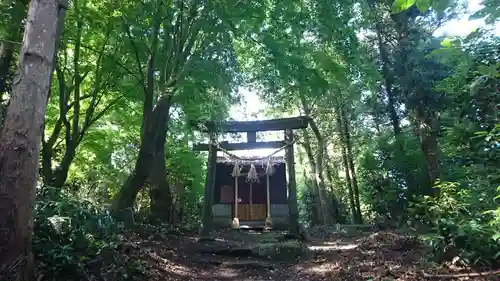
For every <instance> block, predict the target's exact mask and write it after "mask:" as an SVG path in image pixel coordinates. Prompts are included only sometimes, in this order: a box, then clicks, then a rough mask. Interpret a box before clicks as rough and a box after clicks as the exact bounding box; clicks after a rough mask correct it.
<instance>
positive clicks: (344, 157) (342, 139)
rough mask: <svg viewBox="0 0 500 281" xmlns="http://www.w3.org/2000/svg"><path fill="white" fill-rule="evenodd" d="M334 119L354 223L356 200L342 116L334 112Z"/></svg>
mask: <svg viewBox="0 0 500 281" xmlns="http://www.w3.org/2000/svg"><path fill="white" fill-rule="evenodd" d="M337 113H338V112H337ZM335 119H336V121H337V131H338V132H339V135H340V143H341V146H342V163H343V164H344V169H345V177H346V183H347V193H348V195H349V203H350V207H351V216H352V221H353V222H354V223H357V217H358V216H357V214H358V211H357V208H356V201H355V200H354V192H353V188H352V182H351V175H350V173H349V160H348V157H347V146H346V141H345V135H344V130H343V129H342V128H343V125H342V118H341V116H340V115H339V114H335Z"/></svg>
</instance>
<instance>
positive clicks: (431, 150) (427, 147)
mask: <svg viewBox="0 0 500 281" xmlns="http://www.w3.org/2000/svg"><path fill="white" fill-rule="evenodd" d="M416 111H417V114H416V115H417V124H418V128H417V133H418V136H419V139H420V147H421V149H422V152H423V154H424V157H425V161H426V164H427V177H428V186H429V189H430V190H432V191H433V192H432V193H433V194H434V195H438V194H439V190H438V189H433V186H434V184H435V183H436V181H437V179H438V178H439V176H440V175H441V169H440V166H439V144H438V140H437V135H438V131H439V124H438V120H437V117H436V114H435V113H434V112H432V109H425V108H424V105H422V104H421V105H419V106H418V108H417V110H416Z"/></svg>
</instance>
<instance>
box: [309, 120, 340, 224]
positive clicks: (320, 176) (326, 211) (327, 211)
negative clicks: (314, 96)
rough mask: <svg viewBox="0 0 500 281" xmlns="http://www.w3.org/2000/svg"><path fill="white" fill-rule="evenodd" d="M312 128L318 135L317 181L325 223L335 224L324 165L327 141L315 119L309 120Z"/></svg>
mask: <svg viewBox="0 0 500 281" xmlns="http://www.w3.org/2000/svg"><path fill="white" fill-rule="evenodd" d="M309 124H310V126H311V129H312V131H313V133H314V135H315V136H316V142H317V143H318V149H317V151H316V160H315V164H316V169H315V171H316V174H315V177H316V181H317V182H318V190H319V192H318V194H319V199H320V201H321V205H322V207H323V223H324V224H327V225H328V224H333V215H334V211H333V206H332V202H331V201H330V200H329V199H328V198H329V196H328V194H327V192H326V184H325V175H324V172H325V171H324V166H323V160H324V159H323V158H324V154H325V150H326V142H325V139H324V138H323V136H322V135H321V132H320V131H319V128H318V126H317V124H316V122H315V121H314V120H311V121H310V122H309Z"/></svg>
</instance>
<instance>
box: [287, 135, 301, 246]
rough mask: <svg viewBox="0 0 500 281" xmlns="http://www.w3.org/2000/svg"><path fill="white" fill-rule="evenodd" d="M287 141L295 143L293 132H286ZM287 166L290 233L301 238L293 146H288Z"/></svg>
mask: <svg viewBox="0 0 500 281" xmlns="http://www.w3.org/2000/svg"><path fill="white" fill-rule="evenodd" d="M285 141H286V142H288V143H291V142H293V131H292V130H291V129H286V130H285ZM285 155H286V156H285V158H286V165H287V168H288V169H287V170H288V177H287V178H288V216H289V220H290V222H289V224H288V226H289V232H290V235H292V236H296V237H298V236H299V214H298V213H299V210H298V207H297V182H296V181H295V158H294V149H293V144H291V145H289V146H287V148H286V151H285Z"/></svg>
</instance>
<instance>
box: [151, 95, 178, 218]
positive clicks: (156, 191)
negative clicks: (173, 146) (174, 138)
mask: <svg viewBox="0 0 500 281" xmlns="http://www.w3.org/2000/svg"><path fill="white" fill-rule="evenodd" d="M171 100H172V96H170V95H169V96H166V97H163V98H162V99H160V101H159V102H158V107H159V109H158V110H157V111H156V114H154V116H155V119H156V120H157V122H158V123H157V126H156V130H155V131H156V135H155V146H154V149H155V161H154V165H153V167H152V169H151V179H152V182H151V184H152V186H151V190H150V193H149V198H150V199H151V215H152V216H153V218H155V219H157V220H160V221H163V222H170V220H171V218H172V217H171V214H172V209H173V208H172V207H173V206H172V203H173V199H172V191H171V190H170V185H169V184H168V181H167V169H166V161H165V157H166V155H165V142H166V139H167V129H168V122H169V119H170V106H171Z"/></svg>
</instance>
